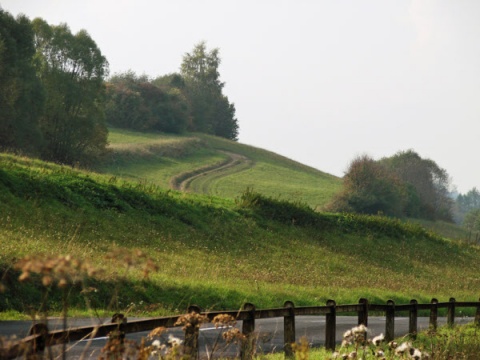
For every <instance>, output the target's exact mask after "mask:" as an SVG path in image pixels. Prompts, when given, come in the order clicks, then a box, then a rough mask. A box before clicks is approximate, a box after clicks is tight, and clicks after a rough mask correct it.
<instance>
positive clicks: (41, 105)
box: [0, 9, 238, 166]
mask: <svg viewBox="0 0 480 360" xmlns="http://www.w3.org/2000/svg"><path fill="white" fill-rule="evenodd" d="M220 61H221V59H220V56H219V50H218V49H213V50H210V51H209V50H208V49H207V47H206V44H205V43H204V42H201V43H199V44H197V45H195V47H194V49H193V51H192V52H191V53H186V54H185V55H184V57H183V62H182V64H181V67H180V72H179V73H175V74H168V75H165V76H160V77H157V78H154V79H150V78H148V77H147V76H145V75H142V76H138V75H136V74H135V73H133V72H132V71H127V72H125V73H121V74H116V75H114V76H111V77H109V64H108V61H107V59H106V58H105V56H104V55H103V54H102V52H101V50H100V49H99V48H98V46H97V44H96V43H95V41H94V40H93V39H92V38H91V37H90V35H89V34H88V33H87V31H85V30H80V31H79V32H77V33H76V34H73V33H72V32H71V30H70V28H69V27H68V25H67V24H60V25H50V24H48V23H47V22H46V21H44V20H43V19H40V18H36V19H34V20H33V21H31V20H30V19H28V18H27V17H26V16H24V15H20V16H18V17H16V18H14V17H13V16H12V15H11V14H9V13H8V12H6V11H3V10H1V9H0V150H2V151H12V152H16V153H22V154H26V155H34V156H38V157H40V158H42V159H45V160H49V161H54V162H57V163H61V164H69V165H74V164H77V163H80V164H82V165H83V166H89V165H93V164H95V163H97V162H98V161H100V160H101V159H102V157H103V156H105V155H106V154H107V152H108V150H107V145H108V141H107V138H108V128H107V125H112V126H117V127H122V128H127V129H134V130H144V131H159V132H167V133H183V132H186V131H196V132H205V133H209V134H213V135H217V136H221V137H225V138H228V139H231V140H237V138H238V121H237V119H236V117H235V106H234V104H233V103H231V102H230V101H229V99H228V98H227V97H226V96H225V95H224V94H223V91H222V90H223V86H224V83H222V82H221V81H220V74H219V72H218V67H219V65H220Z"/></svg>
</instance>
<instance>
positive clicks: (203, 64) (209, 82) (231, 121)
mask: <svg viewBox="0 0 480 360" xmlns="http://www.w3.org/2000/svg"><path fill="white" fill-rule="evenodd" d="M220 62H221V59H220V56H219V50H218V49H213V50H210V51H207V47H206V44H205V42H200V43H198V44H197V45H195V47H194V48H193V50H192V52H191V53H186V54H185V55H184V57H183V62H182V65H181V75H182V77H183V79H184V83H185V90H184V93H185V95H186V97H187V99H188V100H189V102H190V108H191V114H192V125H191V128H190V130H192V131H199V132H205V133H209V134H214V135H217V136H222V137H226V138H228V139H231V140H237V138H238V123H237V119H236V118H235V107H234V105H233V104H230V103H229V101H228V98H227V97H226V96H224V95H223V94H222V90H223V87H224V83H223V82H221V81H220V73H219V71H218V67H219V66H220Z"/></svg>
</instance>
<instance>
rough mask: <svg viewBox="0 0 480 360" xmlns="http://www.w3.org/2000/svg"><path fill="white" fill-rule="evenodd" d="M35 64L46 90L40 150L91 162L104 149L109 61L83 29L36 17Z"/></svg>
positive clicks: (56, 158) (48, 154)
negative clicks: (71, 27)
mask: <svg viewBox="0 0 480 360" xmlns="http://www.w3.org/2000/svg"><path fill="white" fill-rule="evenodd" d="M32 26H33V30H34V32H35V42H36V44H35V45H36V51H37V53H36V59H35V65H36V69H37V73H38V76H39V77H40V78H41V80H42V83H43V86H44V88H45V91H46V95H47V97H46V106H45V112H44V114H43V115H42V117H41V120H40V129H41V131H42V133H43V135H44V138H45V141H46V147H45V149H44V151H43V154H42V156H43V157H44V158H46V159H49V160H52V161H56V162H59V163H64V164H75V163H76V162H81V163H82V164H84V165H85V164H86V165H88V164H91V163H95V161H97V160H98V159H99V158H100V157H102V156H103V155H104V154H105V152H106V145H107V135H108V133H107V128H106V127H105V123H104V110H103V100H104V99H103V97H104V83H103V79H104V76H105V75H106V74H107V73H108V62H107V60H106V59H105V57H104V56H103V55H102V53H101V51H100V49H99V48H98V47H97V45H96V43H95V42H94V41H93V39H92V38H91V37H90V36H89V34H88V33H87V32H86V31H85V30H81V31H79V32H78V33H77V34H75V35H74V34H72V33H71V32H70V29H69V27H68V26H67V25H66V24H60V25H58V26H53V25H52V26H51V25H49V24H47V23H46V22H45V21H44V20H42V19H40V18H37V19H35V20H33V22H32Z"/></svg>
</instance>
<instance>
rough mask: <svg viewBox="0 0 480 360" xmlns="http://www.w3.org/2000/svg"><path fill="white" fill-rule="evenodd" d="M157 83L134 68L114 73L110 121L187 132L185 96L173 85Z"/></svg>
mask: <svg viewBox="0 0 480 360" xmlns="http://www.w3.org/2000/svg"><path fill="white" fill-rule="evenodd" d="M158 83H160V82H159V81H157V82H153V81H152V82H151V81H150V80H149V79H148V78H147V77H145V76H137V75H135V74H134V73H133V72H131V71H130V72H126V73H124V74H117V75H115V76H114V77H112V78H111V79H110V82H109V83H108V84H107V103H106V117H107V122H108V123H109V124H111V125H113V126H116V127H120V128H125V129H132V130H141V131H161V132H166V133H182V132H184V131H185V130H186V128H187V125H188V123H189V121H190V118H189V105H188V102H187V100H186V99H185V96H184V95H183V94H182V92H181V91H180V90H179V89H178V88H176V87H174V86H172V85H164V84H161V85H160V86H157V85H155V84H158ZM172 83H174V82H173V81H172Z"/></svg>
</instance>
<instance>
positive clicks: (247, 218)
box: [0, 140, 480, 318]
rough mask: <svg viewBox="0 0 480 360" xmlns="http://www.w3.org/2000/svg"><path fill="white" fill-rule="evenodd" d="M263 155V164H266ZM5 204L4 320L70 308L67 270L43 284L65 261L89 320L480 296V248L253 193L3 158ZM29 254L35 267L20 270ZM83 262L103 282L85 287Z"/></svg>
mask: <svg viewBox="0 0 480 360" xmlns="http://www.w3.org/2000/svg"><path fill="white" fill-rule="evenodd" d="M182 141H183V140H182ZM189 141H192V144H193V145H192V146H199V145H196V144H195V143H196V142H197V141H198V140H189ZM201 148H202V151H204V152H203V154H202V155H201V156H200V155H192V156H193V157H195V156H198V158H203V159H204V161H205V166H206V165H208V163H209V162H211V160H212V159H213V161H217V160H215V157H216V156H218V155H217V152H216V150H215V151H214V150H212V149H208V148H206V147H201ZM222 150H223V151H231V149H229V148H227V147H226V146H225V147H224V148H223V149H222ZM247 150H249V151H252V152H253V151H256V150H255V149H251V148H246V149H245V152H244V153H243V154H244V156H247V157H249V158H253V156H252V155H251V154H249V153H248V151H247ZM264 154H265V153H264V152H262V151H259V155H258V157H257V158H256V159H255V160H256V161H257V162H258V163H259V162H261V161H264V162H265V163H267V160H262V158H261V156H265V155H264ZM249 155H250V156H249ZM128 156H132V157H133V156H139V155H135V154H133V155H132V154H129V155H128ZM140 156H144V155H143V154H141V155H140ZM187 158H188V156H187ZM173 159H174V158H171V160H169V161H170V164H171V168H172V169H176V170H178V168H179V167H182V166H184V164H182V163H181V162H179V164H177V166H174V165H172V164H175V161H174V160H173ZM206 159H208V161H207V160H206ZM147 160H148V158H147ZM118 161H123V160H122V159H121V158H118ZM221 161H224V158H222V157H219V158H218V162H221ZM282 161H285V162H287V163H288V160H282ZM166 163H167V162H166ZM297 166H298V169H299V171H300V170H302V166H301V165H297ZM307 170H308V168H307ZM185 171H188V170H187V169H185ZM172 173H179V171H172ZM159 174H160V173H159ZM132 177H133V176H132ZM137 179H138V178H137ZM0 203H1V204H2V206H1V208H0V249H1V250H2V251H1V252H0V272H1V275H0V278H1V283H0V285H1V286H0V291H3V293H2V296H0V316H1V317H3V318H9V317H11V316H18V315H15V314H16V312H21V313H24V314H27V313H30V314H31V313H32V312H33V313H36V312H38V311H40V310H41V308H42V307H43V305H42V304H44V303H45V304H46V305H45V306H47V308H48V309H49V311H50V312H57V313H58V312H59V311H60V309H61V307H62V305H61V304H62V300H61V299H62V292H61V291H59V290H58V289H57V287H56V286H55V279H57V278H58V276H63V275H62V274H63V272H60V273H55V272H54V273H53V274H52V276H53V283H51V282H49V281H48V282H45V281H44V279H42V276H44V273H43V272H44V271H47V272H48V271H52V267H51V266H50V265H48V264H51V263H52V261H53V260H55V259H58V256H59V255H65V256H67V255H68V256H67V257H66V258H64V260H65V262H66V263H67V264H70V265H69V266H72V267H73V266H77V267H75V268H74V275H75V279H73V278H72V279H71V281H73V283H72V287H71V288H69V292H68V294H69V300H70V301H71V303H70V305H69V306H70V307H69V308H70V311H71V312H78V311H81V312H83V313H84V314H85V313H87V314H89V315H90V316H91V315H92V312H94V313H97V312H98V311H105V310H106V311H122V312H128V313H135V314H139V315H140V314H146V313H148V314H152V313H156V314H162V313H171V312H181V311H184V309H185V308H186V306H187V305H189V304H194V303H195V304H198V305H200V306H202V307H206V308H212V309H225V308H230V309H232V308H239V307H240V306H241V304H243V302H245V301H249V302H253V303H254V304H256V305H257V306H258V307H276V306H281V304H283V302H284V301H285V300H291V301H294V303H295V304H296V305H298V306H300V305H309V304H311V305H313V304H317V305H318V304H323V303H325V301H326V300H327V299H335V300H336V301H337V302H338V303H352V302H356V301H357V300H358V299H359V298H360V297H367V298H368V299H369V300H370V301H374V302H384V301H386V300H387V299H394V300H395V301H399V302H407V301H409V300H410V299H411V298H416V299H418V300H419V301H425V302H426V301H429V300H430V299H431V298H432V297H436V298H438V299H440V300H444V299H448V298H449V297H452V296H454V297H455V298H457V299H458V300H465V301H467V300H476V299H477V298H478V294H477V292H476V290H475V289H478V287H479V286H480V278H479V277H478V270H479V269H478V258H479V255H480V250H479V248H478V247H476V246H472V245H468V244H464V243H461V242H455V241H450V240H444V239H442V238H440V237H438V236H437V235H434V234H432V233H429V232H427V231H426V230H424V228H422V227H420V226H419V225H414V224H408V223H407V224H405V223H402V222H399V221H396V220H392V219H387V218H381V217H369V216H354V215H340V214H326V213H317V212H314V211H313V210H312V209H311V208H309V207H308V206H306V205H301V204H293V203H290V202H286V201H283V200H282V199H278V198H277V197H269V196H265V195H261V194H258V193H256V192H253V191H245V192H243V193H242V194H241V195H240V196H238V197H236V198H235V199H229V198H221V197H218V196H208V195H203V194H194V193H185V192H179V191H174V190H169V189H165V188H163V187H161V186H159V185H155V184H153V183H150V182H147V181H141V182H138V181H134V182H130V181H128V180H125V179H122V178H120V177H119V176H113V175H111V174H104V175H100V174H97V173H93V172H86V171H81V170H76V169H72V168H70V167H62V166H58V165H55V164H51V163H46V162H42V161H38V160H34V159H29V158H22V157H16V156H13V155H6V154H0ZM25 256H29V260H27V262H26V263H23V265H22V266H21V268H18V267H17V266H16V264H18V260H19V259H22V258H23V257H25ZM52 259H53V260H52ZM71 259H76V260H75V261H72V260H71ZM39 264H44V265H45V264H46V267H45V266H44V265H39ZM80 264H81V265H82V267H81V268H80ZM85 264H88V267H87V266H86V265H85ZM84 265H85V268H88V269H90V268H94V269H97V270H98V271H96V272H95V273H94V274H91V275H88V276H87V274H85V276H84V277H79V276H80V275H79V274H80V273H81V271H80V270H81V269H84ZM38 269H43V270H38ZM49 269H50V270H49ZM55 269H56V268H53V270H55ZM78 269H80V270H78ZM37 270H38V271H39V272H40V275H35V274H34V273H35V271H37ZM22 271H23V273H25V272H27V274H28V273H29V272H31V273H32V274H31V275H29V279H30V280H31V281H26V282H19V276H20V274H21V273H22ZM62 271H63V270H62ZM82 271H83V270H82ZM42 274H43V275H42ZM145 275H148V277H145ZM45 284H46V285H45ZM47 290H48V291H47ZM45 295H48V298H47V301H45V302H44V301H41V299H44V297H45Z"/></svg>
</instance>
